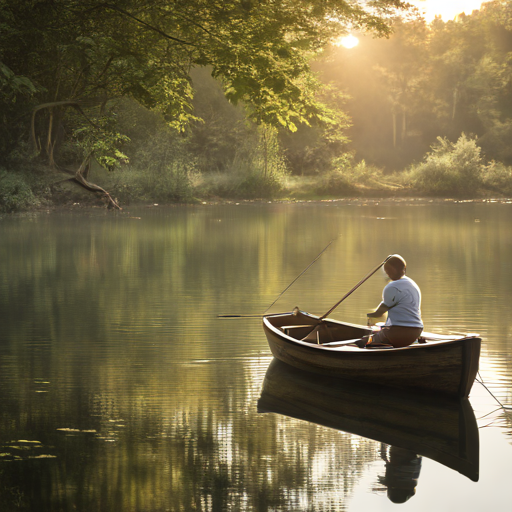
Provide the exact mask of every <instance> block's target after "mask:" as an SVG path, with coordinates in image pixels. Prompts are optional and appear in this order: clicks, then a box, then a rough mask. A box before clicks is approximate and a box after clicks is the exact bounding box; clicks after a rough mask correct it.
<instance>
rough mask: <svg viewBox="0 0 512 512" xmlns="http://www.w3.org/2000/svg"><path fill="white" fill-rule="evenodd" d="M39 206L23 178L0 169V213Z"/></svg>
mask: <svg viewBox="0 0 512 512" xmlns="http://www.w3.org/2000/svg"><path fill="white" fill-rule="evenodd" d="M39 204H40V202H39V200H38V199H37V198H36V197H35V195H34V193H33V192H32V189H31V188H30V185H29V184H28V183H27V181H26V179H25V177H24V176H22V175H19V174H15V173H12V172H7V171H6V170H4V169H2V168H0V212H5V213H11V212H19V211H23V210H28V209H30V208H34V207H37V206H39Z"/></svg>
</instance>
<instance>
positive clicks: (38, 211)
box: [0, 197, 512, 218]
mask: <svg viewBox="0 0 512 512" xmlns="http://www.w3.org/2000/svg"><path fill="white" fill-rule="evenodd" d="M467 203H474V204H512V198H504V197H499V198H475V199H457V198H432V197H380V198H377V197H372V198H368V197H366V198H362V197H343V198H336V199H272V200H270V199H240V200H232V199H229V200H228V199H220V198H219V199H212V200H207V201H200V200H198V201H194V202H183V203H164V204H159V203H153V204H148V203H133V204H129V205H125V206H123V205H121V208H122V209H121V210H114V209H109V208H107V207H106V206H104V205H97V204H96V205H94V204H91V203H88V202H84V203H72V204H61V205H47V206H40V207H37V208H32V209H30V210H26V211H19V212H11V213H0V218H2V217H4V216H9V217H11V216H15V217H18V216H32V215H44V214H46V215H48V214H64V213H69V214H72V213H100V212H101V213H105V214H121V215H123V214H129V213H130V212H129V210H130V209H132V208H133V209H138V210H140V209H169V208H182V207H189V208H200V207H208V206H229V205H231V206H250V205H263V204H275V205H277V204H280V205H322V204H323V205H326V206H327V205H333V204H336V205H345V206H356V207H363V206H379V205H380V206H382V205H402V206H427V205H429V204H467Z"/></svg>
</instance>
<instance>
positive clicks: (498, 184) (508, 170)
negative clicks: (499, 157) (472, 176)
mask: <svg viewBox="0 0 512 512" xmlns="http://www.w3.org/2000/svg"><path fill="white" fill-rule="evenodd" d="M482 180H483V184H484V186H485V188H486V189H489V190H491V191H493V192H497V193H499V194H500V195H505V196H508V197H512V167H510V166H507V165H504V164H503V163H501V162H494V161H492V162H490V163H489V164H488V165H487V166H486V167H485V169H484V171H483V174H482Z"/></svg>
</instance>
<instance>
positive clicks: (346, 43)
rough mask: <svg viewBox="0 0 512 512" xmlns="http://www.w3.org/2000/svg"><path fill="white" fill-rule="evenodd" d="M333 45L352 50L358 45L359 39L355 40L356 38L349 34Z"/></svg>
mask: <svg viewBox="0 0 512 512" xmlns="http://www.w3.org/2000/svg"><path fill="white" fill-rule="evenodd" d="M334 44H335V45H336V46H343V47H345V48H354V47H356V46H357V45H358V44H359V39H357V37H355V36H353V35H352V34H349V35H348V36H343V37H342V38H340V39H339V40H338V41H337V42H336V43H334Z"/></svg>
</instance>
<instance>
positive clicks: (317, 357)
mask: <svg viewBox="0 0 512 512" xmlns="http://www.w3.org/2000/svg"><path fill="white" fill-rule="evenodd" d="M298 322H299V325H301V326H306V325H309V327H310V328H309V330H311V329H312V327H313V326H314V325H315V324H317V323H318V317H315V316H314V315H309V314H307V313H303V312H300V313H299V314H298V315H297V314H293V313H285V314H281V315H269V316H266V317H264V319H263V328H264V331H265V334H266V336H267V340H268V343H269V346H270V350H271V351H272V354H273V355H274V357H276V358H277V359H279V360H280V361H283V362H284V363H287V364H289V365H291V366H293V367H295V368H299V369H301V370H306V371H310V372H314V373H318V374H321V375H328V376H332V377H338V378H342V379H346V380H352V381H363V382H370V383H374V384H379V385H384V386H392V387H397V388H400V389H403V390H421V391H425V392H434V393H441V394H445V395H450V396H456V397H461V398H464V397H467V396H468V395H469V392H470V390H471V387H472V385H473V382H474V380H475V377H476V373H477V371H478V362H479V358H480V345H481V339H480V338H478V337H477V336H468V337H460V336H459V337H455V338H453V339H441V340H434V341H431V342H430V341H429V342H427V343H423V344H415V345H412V346H409V347H404V348H385V349H384V348H383V349H371V350H370V349H360V348H357V347H355V346H340V347H331V346H325V345H323V344H322V342H323V341H325V340H319V342H320V343H318V344H317V343H312V342H307V341H302V340H300V339H296V338H295V337H293V336H291V335H290V334H287V333H286V332H285V330H286V329H287V328H290V329H291V326H293V327H297V323H298ZM327 323H328V325H329V326H330V327H331V330H332V331H335V333H336V334H337V336H336V338H339V339H341V340H343V339H352V338H357V337H361V336H363V335H364V334H367V333H368V332H371V331H369V330H368V329H367V328H365V327H363V326H357V325H353V324H347V323H342V322H335V321H331V320H329V321H327ZM300 329H301V328H299V329H295V331H296V332H299V331H300ZM307 330H308V329H307V328H306V327H304V328H302V333H300V334H299V336H301V335H302V334H304V332H306V331H307ZM294 335H295V334H294Z"/></svg>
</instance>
